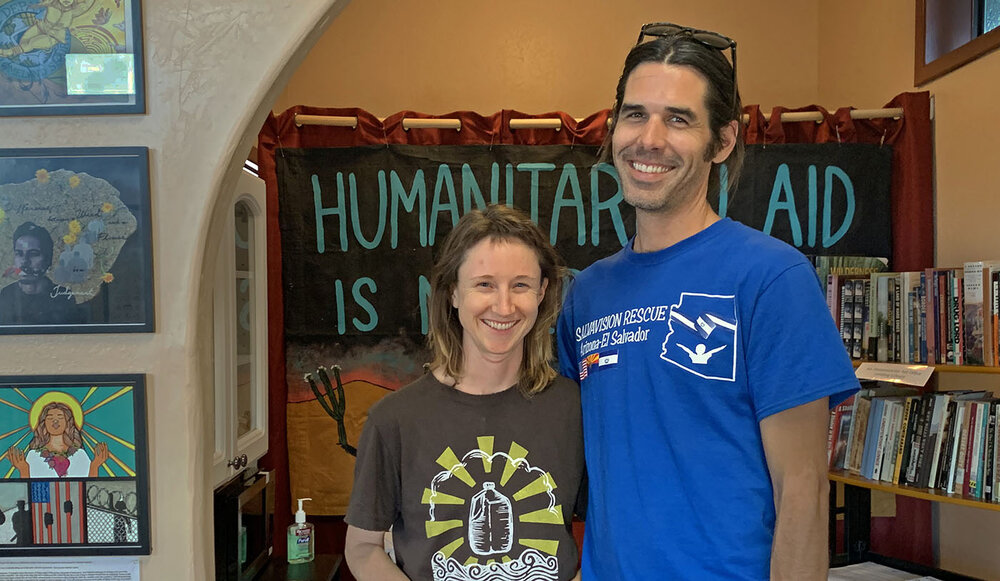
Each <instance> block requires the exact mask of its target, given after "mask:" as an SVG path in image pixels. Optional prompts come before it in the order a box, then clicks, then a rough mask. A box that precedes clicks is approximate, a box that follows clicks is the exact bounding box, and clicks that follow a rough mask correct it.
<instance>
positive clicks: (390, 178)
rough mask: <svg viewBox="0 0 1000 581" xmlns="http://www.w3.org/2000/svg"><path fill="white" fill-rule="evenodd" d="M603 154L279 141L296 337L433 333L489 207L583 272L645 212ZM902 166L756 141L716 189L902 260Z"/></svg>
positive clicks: (790, 222) (288, 326)
mask: <svg viewBox="0 0 1000 581" xmlns="http://www.w3.org/2000/svg"><path fill="white" fill-rule="evenodd" d="M596 154H597V148H595V147H580V146H576V147H572V146H495V147H489V146H389V147H386V146H373V147H359V148H330V149H279V150H278V151H277V152H276V154H275V161H276V165H277V177H278V184H279V200H280V208H279V209H280V217H279V221H280V226H281V237H282V239H281V243H282V266H283V280H284V302H285V332H286V340H287V341H289V342H290V343H293V342H294V343H304V344H308V343H313V342H314V341H315V342H322V341H323V340H324V339H326V340H329V339H333V340H334V341H335V342H337V339H338V338H340V337H346V336H349V337H350V342H351V346H352V347H361V346H363V345H374V344H376V343H378V342H379V341H380V340H381V339H386V338H390V337H394V338H403V337H407V338H410V339H411V340H413V339H414V338H416V337H419V336H420V335H422V334H424V333H425V332H426V326H427V315H426V299H427V293H428V292H429V285H428V282H427V276H428V275H429V273H430V269H431V266H432V264H433V262H434V260H435V258H436V249H437V248H438V247H439V245H440V242H441V241H442V240H443V239H444V237H445V236H447V234H448V232H450V231H451V228H452V227H453V225H454V224H455V223H456V222H457V221H458V219H459V218H460V217H461V216H462V215H464V214H465V213H466V212H468V211H469V210H470V209H474V208H478V207H482V206H484V205H485V204H487V203H504V204H507V205H512V206H514V207H517V208H520V209H522V210H524V211H526V212H528V213H529V214H530V215H531V217H532V219H533V220H534V221H535V222H536V223H537V224H539V226H541V228H542V230H543V231H545V232H547V233H548V234H549V237H550V240H551V241H552V242H553V243H554V244H555V246H556V248H557V249H558V250H559V252H560V253H561V255H562V256H563V258H564V260H566V262H567V264H568V265H569V266H570V267H571V268H573V269H583V268H585V267H586V266H587V265H589V264H590V263H592V262H593V261H595V260H597V259H598V258H601V257H604V256H608V255H610V254H612V253H613V252H615V251H617V250H619V249H620V248H621V247H622V245H623V244H624V243H625V242H626V241H627V240H628V239H629V238H630V237H631V236H632V234H633V233H634V212H633V210H632V208H631V207H630V206H628V205H627V204H625V203H624V202H623V201H622V195H621V186H620V183H619V181H618V177H617V173H616V172H615V170H614V168H613V167H612V166H610V165H607V164H597V163H596V161H597V160H596ZM890 161H891V149H890V148H889V147H878V146H869V145H858V144H845V145H840V144H826V145H774V146H750V147H748V155H747V162H746V164H745V169H744V172H743V175H742V177H741V179H740V182H739V187H738V189H737V191H736V192H735V193H733V194H729V195H723V196H721V198H720V197H719V196H714V197H715V198H717V199H716V200H715V203H716V204H717V205H716V207H717V208H718V209H719V210H720V214H722V215H728V216H730V217H732V218H733V219H735V220H739V221H740V222H743V223H745V224H747V225H750V226H752V227H755V228H758V229H760V230H763V231H764V232H767V233H769V234H771V235H773V236H775V237H777V238H780V239H782V240H785V241H787V242H789V243H790V244H793V245H794V246H796V247H798V248H799V249H800V250H801V251H802V252H804V253H806V254H841V255H868V256H886V257H888V256H891V246H890V243H891V232H890V212H889V184H890V176H891V167H890ZM720 206H721V207H720ZM289 363H292V362H291V361H289ZM306 365H307V366H308V364H306ZM293 367H298V366H296V365H290V366H289V371H291V370H292V368H293Z"/></svg>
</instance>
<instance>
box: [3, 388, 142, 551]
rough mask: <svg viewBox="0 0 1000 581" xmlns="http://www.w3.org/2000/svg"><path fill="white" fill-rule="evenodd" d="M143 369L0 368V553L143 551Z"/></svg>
mask: <svg viewBox="0 0 1000 581" xmlns="http://www.w3.org/2000/svg"><path fill="white" fill-rule="evenodd" d="M145 402H146V394H145V382H144V378H143V376H142V375H119V376H112V375H85V376H0V558H2V557H28V556H36V557H37V556H43V555H51V556H72V555H88V556H95V555H148V554H150V540H149V539H150V536H149V531H150V526H149V472H148V467H147V447H146V446H147V445H146V403H145Z"/></svg>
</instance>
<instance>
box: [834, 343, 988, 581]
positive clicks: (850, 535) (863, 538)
mask: <svg viewBox="0 0 1000 581" xmlns="http://www.w3.org/2000/svg"><path fill="white" fill-rule="evenodd" d="M864 362H865V361H855V362H854V366H855V367H858V366H859V365H860V364H861V363H864ZM890 365H899V366H900V367H908V366H909V364H898V363H897V364H890ZM928 367H932V368H934V372H933V375H932V376H931V378H930V380H929V381H928V383H927V385H926V386H925V387H924V388H923V389H922V390H921V391H922V392H924V393H936V392H947V391H950V390H949V389H944V388H941V387H940V386H939V381H940V375H946V376H948V375H951V374H960V375H962V376H965V377H963V379H965V378H966V377H967V378H968V379H972V376H975V375H982V376H987V377H988V378H989V382H990V383H993V384H995V383H996V382H997V379H996V376H997V375H1000V367H991V366H981V365H943V364H938V365H929V366H928ZM954 379H955V380H957V379H959V378H958V377H955V378H954ZM829 479H830V481H831V483H833V484H841V485H843V495H842V501H843V505H842V506H838V500H839V499H838V491H837V486H831V488H830V557H831V565H832V566H839V565H846V564H854V563H860V562H864V561H873V562H876V563H881V564H885V565H889V566H893V567H896V568H899V569H902V570H906V571H909V572H911V573H917V574H921V575H932V576H934V577H936V578H938V579H941V580H943V581H952V580H955V581H965V580H972V579H974V578H972V577H967V576H963V575H960V574H957V573H951V572H948V571H944V570H941V569H934V568H929V567H924V566H921V565H916V564H913V563H908V562H904V561H900V560H896V559H890V558H887V557H884V556H882V555H878V554H875V553H873V552H871V551H870V543H871V491H872V490H877V491H881V492H887V493H890V494H893V495H898V496H905V497H910V498H916V499H920V500H926V501H929V502H936V503H941V504H942V505H958V506H965V507H968V508H973V509H977V510H985V511H988V512H992V513H998V512H1000V503H994V502H987V501H983V500H979V499H975V498H969V497H966V496H963V495H962V494H961V493H954V494H949V493H947V492H945V491H943V490H940V489H937V488H921V487H916V486H910V485H905V484H893V483H891V482H886V481H882V480H872V479H869V478H865V477H862V476H859V475H858V474H856V473H854V472H851V471H847V470H830V471H829ZM840 515H843V526H844V530H843V541H844V545H843V546H844V549H845V553H840V554H838V553H837V551H836V548H837V522H838V517H839V516H840Z"/></svg>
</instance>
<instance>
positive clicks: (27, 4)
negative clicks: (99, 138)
mask: <svg viewBox="0 0 1000 581" xmlns="http://www.w3.org/2000/svg"><path fill="white" fill-rule="evenodd" d="M142 63H143V60H142V16H141V11H140V6H139V0H0V116H14V115H94V114H114V113H144V112H145V111H146V100H145V93H144V90H143V87H144V80H143V66H142Z"/></svg>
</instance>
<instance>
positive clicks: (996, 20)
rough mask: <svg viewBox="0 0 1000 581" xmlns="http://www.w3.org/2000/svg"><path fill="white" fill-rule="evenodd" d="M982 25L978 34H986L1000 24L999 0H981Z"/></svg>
mask: <svg viewBox="0 0 1000 581" xmlns="http://www.w3.org/2000/svg"><path fill="white" fill-rule="evenodd" d="M982 3H983V8H982V15H983V18H982V27H981V29H980V31H979V34H986V33H987V32H989V31H991V30H993V29H994V28H996V27H998V26H1000V0H982Z"/></svg>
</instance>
